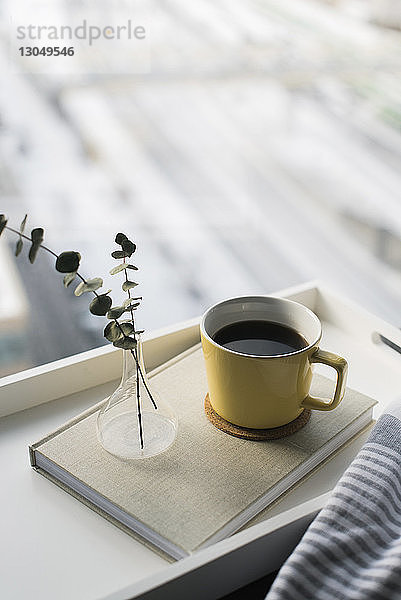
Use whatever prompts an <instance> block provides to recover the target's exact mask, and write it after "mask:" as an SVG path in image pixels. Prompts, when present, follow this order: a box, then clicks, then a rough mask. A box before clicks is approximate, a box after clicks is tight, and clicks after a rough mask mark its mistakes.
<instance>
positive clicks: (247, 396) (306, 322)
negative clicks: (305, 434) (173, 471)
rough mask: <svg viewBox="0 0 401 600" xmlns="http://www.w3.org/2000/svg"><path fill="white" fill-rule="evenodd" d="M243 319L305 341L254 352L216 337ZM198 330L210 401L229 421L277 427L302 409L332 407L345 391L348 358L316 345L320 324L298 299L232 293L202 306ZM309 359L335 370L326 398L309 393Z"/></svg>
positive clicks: (310, 372)
mask: <svg viewBox="0 0 401 600" xmlns="http://www.w3.org/2000/svg"><path fill="white" fill-rule="evenodd" d="M244 321H268V322H270V323H274V324H279V325H284V326H286V327H290V328H292V329H293V330H295V331H296V332H297V333H298V334H300V335H301V336H302V337H303V338H304V340H305V346H304V347H302V348H301V349H298V350H294V351H292V352H291V351H290V352H288V353H283V354H272V355H258V354H249V353H244V352H239V351H237V350H233V349H230V348H227V347H225V346H224V345H220V344H219V343H217V342H216V341H215V337H216V334H217V333H218V332H220V331H221V330H222V328H224V327H226V326H228V325H231V324H234V323H239V322H241V323H242V322H244ZM200 330H201V340H202V348H203V354H204V357H205V364H206V374H207V381H208V388H209V398H210V403H211V405H212V407H213V409H214V410H215V411H216V412H217V414H219V415H220V416H221V417H223V418H224V419H226V420H227V421H229V422H230V423H234V424H235V425H240V426H242V427H247V428H251V429H266V428H271V427H279V426H281V425H285V424H287V423H290V422H291V421H293V420H294V419H296V418H297V417H298V416H299V415H300V414H301V413H302V411H303V410H304V409H305V408H311V409H314V410H326V411H327V410H333V408H335V407H336V406H337V405H338V404H339V403H340V402H341V400H342V398H343V396H344V391H345V383H346V378H347V370H348V366H347V362H346V360H345V359H344V358H342V357H341V356H337V355H336V354H333V353H332V352H327V351H325V350H321V349H320V348H319V342H320V340H321V337H322V327H321V323H320V321H319V319H318V317H317V316H316V315H315V313H313V312H312V311H311V310H309V309H308V308H307V307H306V306H304V305H302V304H299V303H298V302H293V301H292V300H287V299H284V298H276V297H273V296H243V297H238V298H230V299H229V300H225V301H223V302H219V303H218V304H215V305H214V306H212V307H211V308H209V310H207V311H206V313H205V314H204V315H203V317H202V320H201V327H200ZM313 363H323V364H325V365H329V366H330V367H333V369H335V370H336V372H337V381H336V387H335V391H334V395H333V398H332V399H330V400H328V399H323V398H315V397H313V396H310V395H309V390H310V386H311V382H312V365H313Z"/></svg>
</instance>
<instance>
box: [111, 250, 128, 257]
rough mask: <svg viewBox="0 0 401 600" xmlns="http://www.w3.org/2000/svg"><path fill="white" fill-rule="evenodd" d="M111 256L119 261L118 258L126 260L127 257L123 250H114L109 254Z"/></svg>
mask: <svg viewBox="0 0 401 600" xmlns="http://www.w3.org/2000/svg"><path fill="white" fill-rule="evenodd" d="M111 256H112V257H113V258H116V259H119V258H127V257H128V256H129V254H128V253H127V252H124V250H114V252H112V253H111Z"/></svg>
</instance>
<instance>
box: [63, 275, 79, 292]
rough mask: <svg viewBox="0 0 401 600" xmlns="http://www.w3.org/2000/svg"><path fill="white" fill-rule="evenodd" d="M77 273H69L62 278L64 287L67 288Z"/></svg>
mask: <svg viewBox="0 0 401 600" xmlns="http://www.w3.org/2000/svg"><path fill="white" fill-rule="evenodd" d="M76 274H77V272H76V271H72V272H71V273H67V275H65V277H64V278H63V283H64V287H66V288H67V287H68V286H69V285H70V284H71V283H72V282H73V281H74V279H75V277H76Z"/></svg>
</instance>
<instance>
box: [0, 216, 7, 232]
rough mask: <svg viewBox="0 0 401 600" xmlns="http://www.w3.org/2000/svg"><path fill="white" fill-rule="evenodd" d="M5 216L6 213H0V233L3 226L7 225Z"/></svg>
mask: <svg viewBox="0 0 401 600" xmlns="http://www.w3.org/2000/svg"><path fill="white" fill-rule="evenodd" d="M7 221H8V219H7V217H6V215H0V235H1V234H2V233H3V230H4V228H5V226H6V225H7Z"/></svg>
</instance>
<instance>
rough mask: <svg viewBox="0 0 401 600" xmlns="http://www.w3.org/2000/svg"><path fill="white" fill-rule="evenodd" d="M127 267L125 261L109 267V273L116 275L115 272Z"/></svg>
mask: <svg viewBox="0 0 401 600" xmlns="http://www.w3.org/2000/svg"><path fill="white" fill-rule="evenodd" d="M127 268H128V265H127V263H122V264H121V265H117V266H116V267H114V268H113V269H111V271H110V275H116V274H117V273H120V272H121V271H124V269H127Z"/></svg>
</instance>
